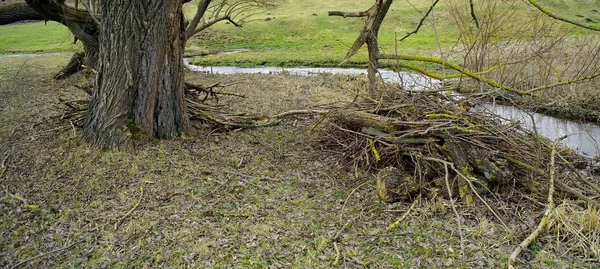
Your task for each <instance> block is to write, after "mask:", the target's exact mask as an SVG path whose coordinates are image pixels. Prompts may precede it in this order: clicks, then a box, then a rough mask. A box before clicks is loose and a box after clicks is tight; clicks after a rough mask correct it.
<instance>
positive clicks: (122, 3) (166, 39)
mask: <svg viewBox="0 0 600 269" xmlns="http://www.w3.org/2000/svg"><path fill="white" fill-rule="evenodd" d="M101 14H103V16H102V20H101V27H100V29H101V32H100V58H99V66H98V69H97V71H98V74H97V77H96V83H95V86H94V92H93V95H92V99H91V101H90V106H89V111H88V115H87V118H86V122H85V124H84V131H83V135H82V139H83V140H84V141H86V142H88V143H90V144H92V145H96V146H99V147H101V148H120V149H130V148H132V146H133V144H132V137H133V136H137V135H141V134H143V135H146V136H149V137H157V138H164V139H172V138H177V137H179V136H180V135H181V134H183V133H186V132H188V131H189V129H190V123H189V119H188V118H187V117H186V109H185V103H184V97H183V92H184V81H183V60H182V54H183V48H184V45H185V32H184V22H183V13H182V1H181V0H112V1H111V0H105V1H102V3H101Z"/></svg>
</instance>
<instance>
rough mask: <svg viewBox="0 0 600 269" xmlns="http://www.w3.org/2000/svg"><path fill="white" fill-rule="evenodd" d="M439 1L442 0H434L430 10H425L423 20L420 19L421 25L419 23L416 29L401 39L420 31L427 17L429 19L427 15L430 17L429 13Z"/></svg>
mask: <svg viewBox="0 0 600 269" xmlns="http://www.w3.org/2000/svg"><path fill="white" fill-rule="evenodd" d="M438 2H440V0H435V2H433V4H431V6H430V7H429V10H427V12H425V15H423V17H422V18H421V21H419V25H417V28H415V30H413V31H412V32H410V33H407V34H406V35H405V36H404V37H402V38H401V39H400V40H399V41H402V40H404V39H406V38H408V37H409V36H411V35H413V34H416V33H417V32H419V29H421V26H423V22H425V19H427V17H429V14H430V13H431V11H433V8H434V7H435V5H437V3H438Z"/></svg>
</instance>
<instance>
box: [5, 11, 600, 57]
mask: <svg viewBox="0 0 600 269" xmlns="http://www.w3.org/2000/svg"><path fill="white" fill-rule="evenodd" d="M457 2H458V3H463V4H464V3H466V2H465V1H458V0H456V1H441V2H440V4H439V5H438V7H437V9H436V11H435V12H434V13H433V17H431V18H432V19H430V20H427V21H426V22H425V24H424V26H423V28H422V29H421V31H420V32H419V33H418V34H416V35H413V36H412V37H410V38H409V39H407V40H405V41H403V42H401V43H397V42H396V41H395V40H396V38H399V37H402V36H403V35H404V34H406V33H407V32H410V31H412V30H413V29H414V28H415V27H416V25H417V24H418V22H419V20H420V18H421V14H422V13H424V12H425V11H426V10H427V9H428V7H429V5H430V3H431V1H429V0H414V1H396V2H395V3H394V4H393V5H392V7H391V10H390V12H389V15H388V16H387V18H386V20H385V21H384V25H383V26H382V29H381V31H380V46H381V50H382V51H383V52H395V50H396V47H397V48H398V50H399V52H401V53H404V54H422V55H431V54H434V55H436V54H439V49H438V47H442V48H448V47H451V46H453V45H455V44H456V42H457V37H458V35H459V32H458V29H457V27H456V24H455V23H454V21H453V20H452V16H451V12H452V10H453V9H451V4H450V3H457ZM509 2H510V1H509ZM514 2H515V3H516V4H517V7H518V8H517V11H516V12H519V14H521V15H520V16H517V18H520V19H522V20H523V22H522V23H523V24H525V23H528V18H529V17H531V16H533V15H532V14H539V12H537V11H536V10H534V9H533V8H531V7H530V6H527V5H525V4H524V3H521V1H514ZM539 2H540V3H541V4H544V5H546V6H548V8H549V9H550V10H552V11H554V12H557V13H559V14H561V15H565V16H567V17H569V18H572V19H573V20H576V21H579V22H584V23H585V22H586V20H591V21H592V22H588V23H589V24H591V25H596V26H600V13H599V12H598V9H594V8H591V7H592V6H594V4H595V3H599V4H600V1H597V0H592V1H575V0H568V1H558V0H543V1H539ZM372 3H373V1H372V0H358V1H351V0H336V1H319V0H305V1H299V0H282V1H279V2H278V5H277V6H276V7H275V8H273V9H271V10H267V11H265V12H264V13H260V14H258V15H256V16H254V17H253V21H251V22H249V23H247V24H246V25H244V27H243V28H235V27H234V26H232V25H231V24H226V23H219V24H217V25H215V26H214V27H213V28H210V29H208V30H207V31H205V32H203V33H201V34H199V35H198V36H196V37H194V38H193V39H192V40H190V41H189V42H188V48H189V50H190V51H198V50H202V51H229V50H233V49H250V50H252V51H251V52H247V53H243V54H236V55H211V56H206V57H201V58H198V59H196V62H197V63H199V64H204V65H231V64H235V65H281V66H294V65H337V64H338V63H339V62H340V61H341V59H343V57H344V55H345V54H346V52H347V50H348V48H349V47H350V46H351V45H352V43H353V42H354V40H355V38H356V37H357V35H358V32H359V31H360V29H361V27H362V23H363V21H362V19H358V18H345V19H344V18H342V17H329V16H327V12H328V11H331V10H342V11H362V10H366V9H367V8H369V7H370V6H371V5H372ZM596 6H600V5H596ZM502 8H506V6H504V7H500V9H502ZM458 9H459V10H462V11H464V12H467V11H468V10H466V6H459V7H458ZM185 11H186V14H188V17H189V16H191V15H192V14H193V12H194V11H195V8H194V5H193V2H192V3H190V4H186V6H185ZM462 11H461V12H462ZM480 20H485V17H484V16H483V15H482V17H481V18H480ZM434 26H435V27H434ZM563 27H566V28H570V26H566V25H563ZM434 28H435V30H434ZM583 33H586V32H584V31H581V30H575V31H573V32H571V33H570V35H579V34H583ZM520 35H521V36H519V35H518V34H517V33H515V34H514V36H510V37H499V38H500V39H505V38H526V33H523V32H521V33H520ZM0 37H1V39H0V40H1V41H0V53H37V52H62V51H73V50H76V49H77V46H73V45H72V44H71V43H72V36H71V35H70V34H69V33H68V31H67V29H66V28H65V27H62V26H59V25H58V24H57V23H53V22H50V23H48V25H44V23H33V24H21V25H9V26H3V27H0ZM365 59H366V56H365V53H364V52H361V53H359V55H357V56H355V58H353V61H354V62H355V63H356V64H360V63H364V62H365Z"/></svg>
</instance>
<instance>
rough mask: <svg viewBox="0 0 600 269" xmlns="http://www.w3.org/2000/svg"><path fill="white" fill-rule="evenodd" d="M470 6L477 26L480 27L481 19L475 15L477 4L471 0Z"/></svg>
mask: <svg viewBox="0 0 600 269" xmlns="http://www.w3.org/2000/svg"><path fill="white" fill-rule="evenodd" d="M469 8H470V9H471V18H473V21H474V22H475V26H476V27H477V28H478V29H479V20H478V19H477V15H475V4H473V0H469Z"/></svg>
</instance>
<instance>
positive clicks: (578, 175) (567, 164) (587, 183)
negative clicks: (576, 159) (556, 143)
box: [556, 152, 600, 195]
mask: <svg viewBox="0 0 600 269" xmlns="http://www.w3.org/2000/svg"><path fill="white" fill-rule="evenodd" d="M556 156H558V158H559V159H560V160H561V161H563V162H564V164H565V165H566V166H567V168H569V170H571V172H573V173H575V176H576V177H577V179H579V180H580V181H581V182H583V183H585V184H586V185H588V186H589V187H591V188H592V189H594V191H596V193H598V194H599V195H600V187H598V185H596V184H594V183H593V182H591V181H589V180H588V179H586V178H585V177H584V176H583V175H581V172H580V171H579V170H578V169H577V168H575V167H574V166H573V164H571V163H570V162H569V161H567V160H566V159H565V157H563V156H562V155H561V154H560V153H558V152H557V153H556Z"/></svg>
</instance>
